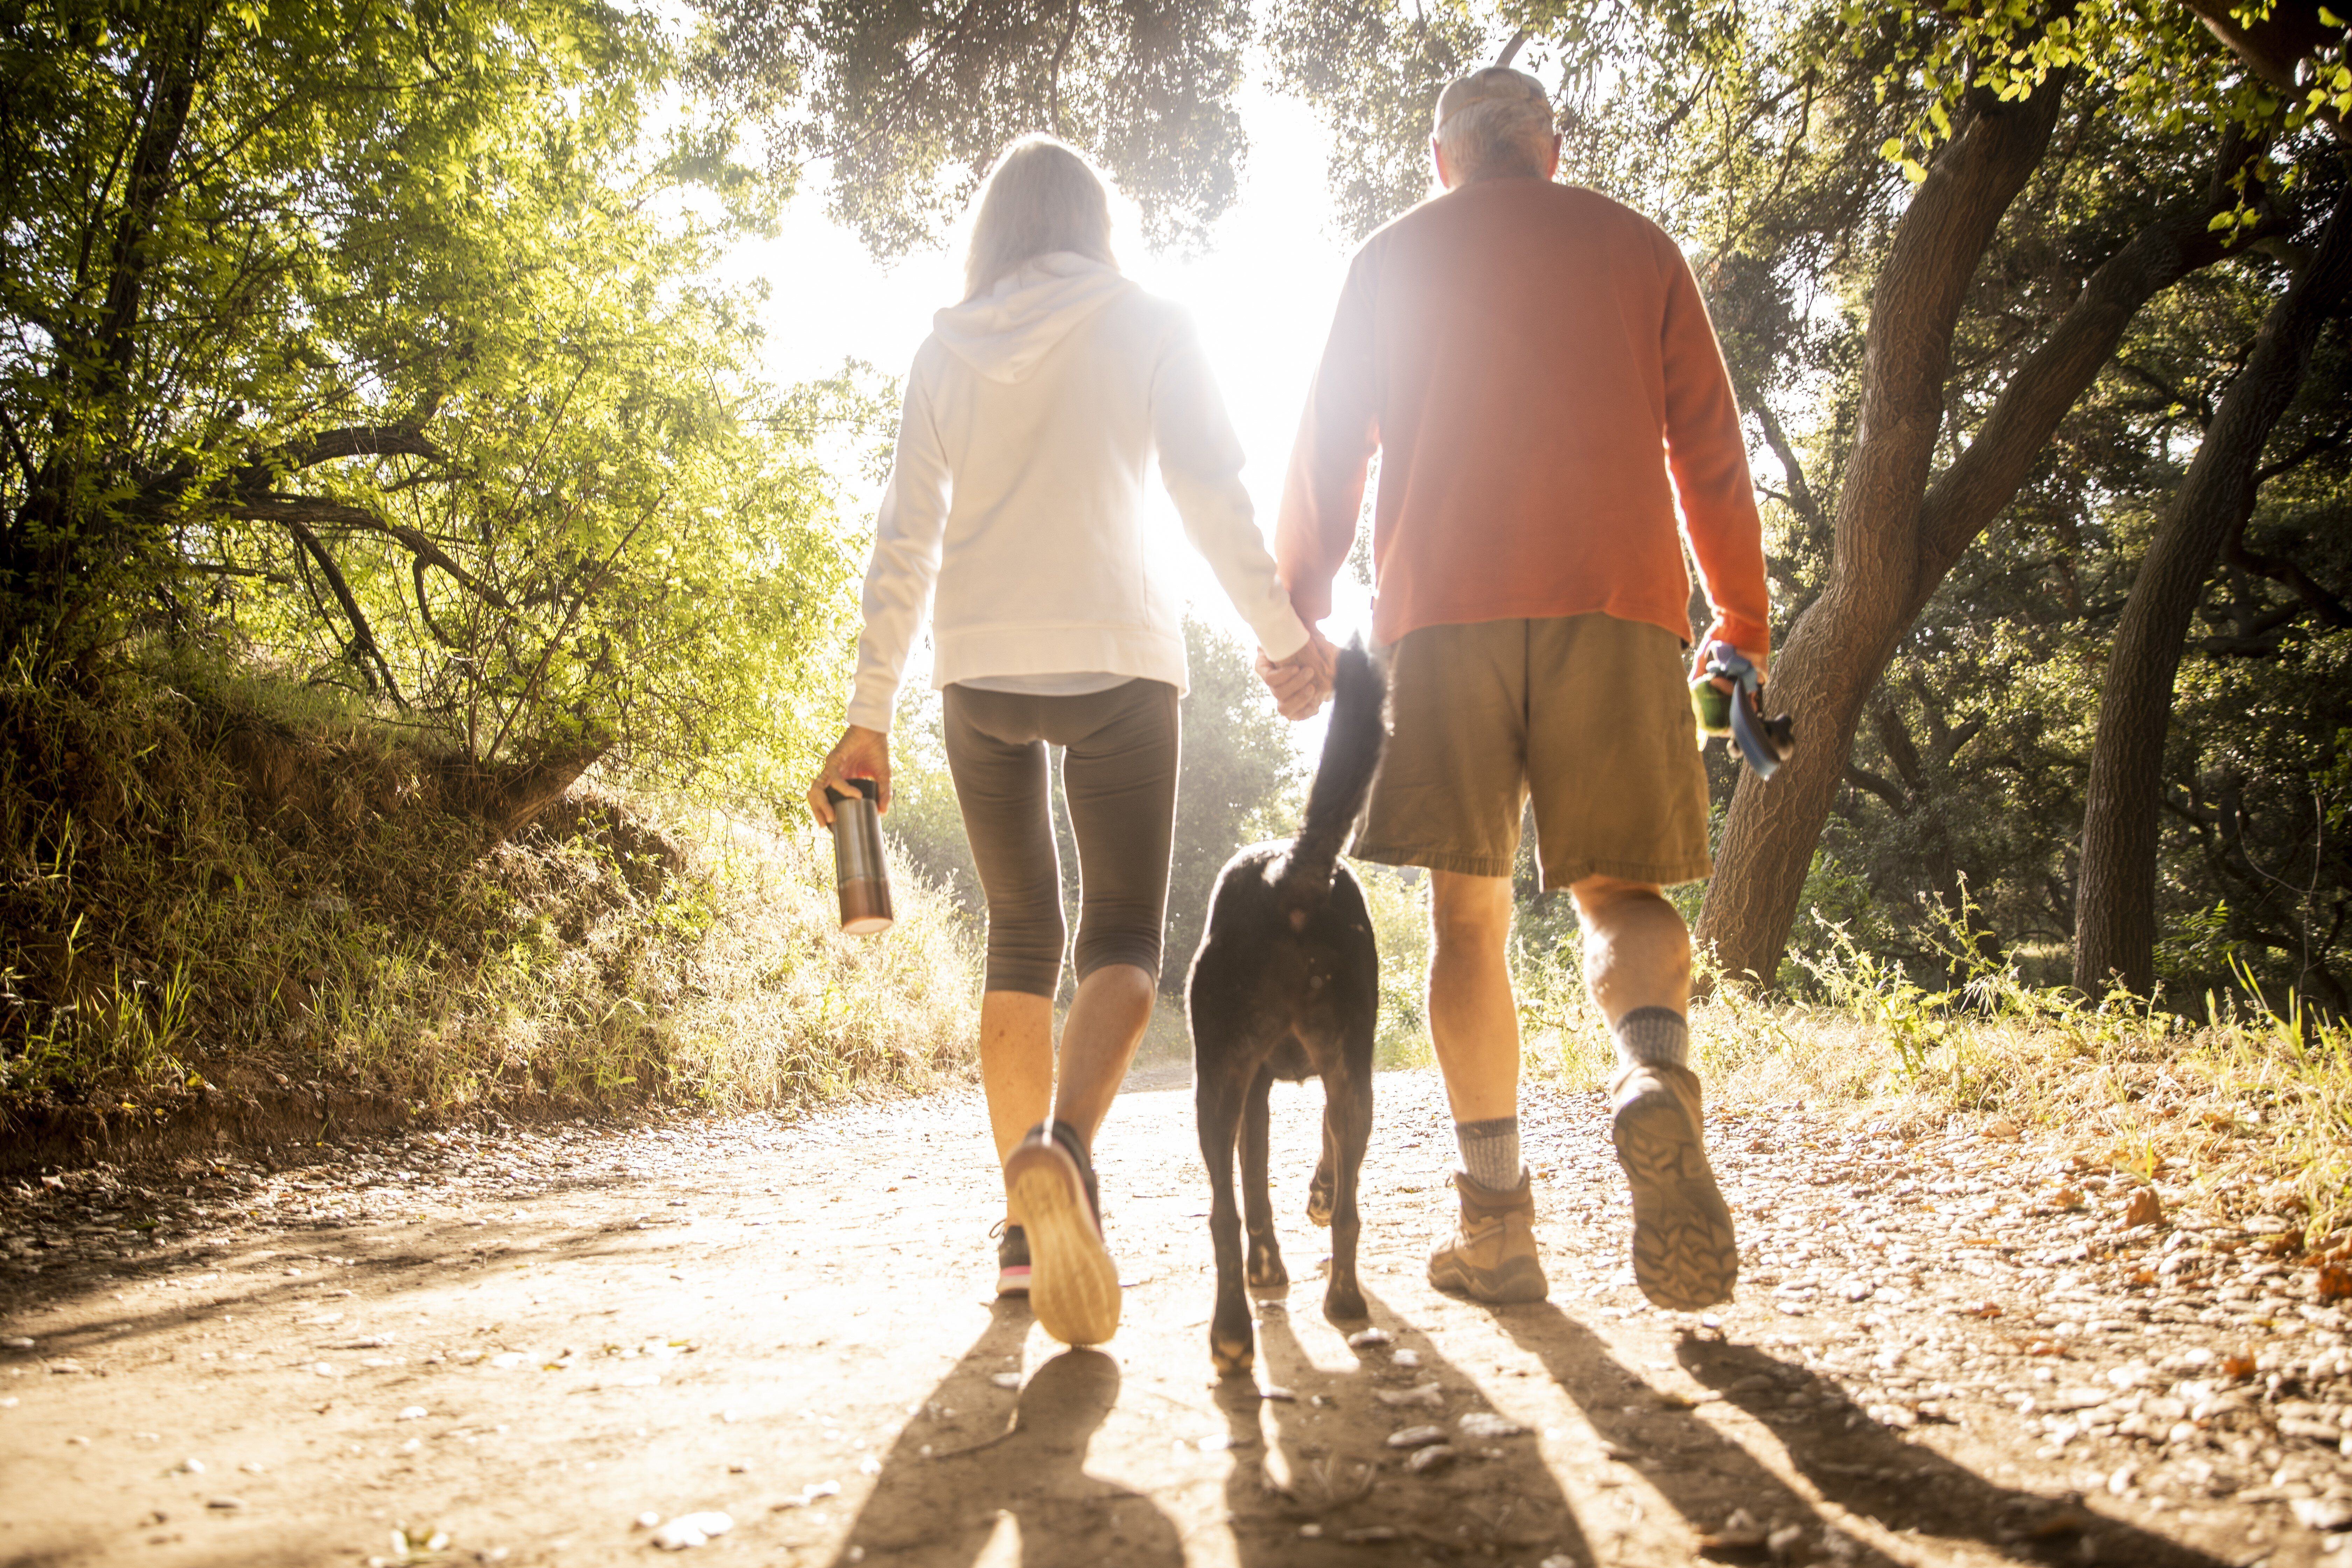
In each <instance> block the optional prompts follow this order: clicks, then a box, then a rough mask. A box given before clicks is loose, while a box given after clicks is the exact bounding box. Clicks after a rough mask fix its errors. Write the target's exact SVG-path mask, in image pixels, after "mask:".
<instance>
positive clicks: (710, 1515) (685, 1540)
mask: <svg viewBox="0 0 2352 1568" xmlns="http://www.w3.org/2000/svg"><path fill="white" fill-rule="evenodd" d="M734 1528H735V1521H733V1520H732V1519H730V1518H729V1517H728V1516H727V1515H726V1514H723V1513H720V1512H719V1511H718V1510H715V1509H714V1510H710V1511H709V1512H707V1513H682V1514H679V1515H678V1516H677V1518H676V1519H673V1520H671V1521H669V1522H668V1523H667V1524H665V1525H662V1526H660V1527H659V1528H657V1529H656V1530H655V1531H654V1544H655V1545H656V1546H658V1547H660V1548H661V1549H662V1550H663V1551H664V1552H683V1551H685V1550H686V1549H687V1548H688V1547H689V1546H708V1545H709V1544H710V1538H711V1537H712V1536H714V1535H724V1534H726V1533H727V1532H728V1531H730V1530H732V1529H734Z"/></svg>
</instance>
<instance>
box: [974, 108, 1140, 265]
mask: <svg viewBox="0 0 2352 1568" xmlns="http://www.w3.org/2000/svg"><path fill="white" fill-rule="evenodd" d="M1110 229H1111V222H1110V192H1109V190H1108V187H1107V185H1106V184H1105V182H1104V180H1103V177H1102V175H1101V174H1099V173H1097V171H1096V169H1095V166H1094V165H1093V164H1092V163H1088V162H1087V160H1086V157H1085V155H1084V154H1082V153H1079V152H1078V151H1077V149H1076V148H1074V147H1072V146H1070V145H1069V143H1067V142H1062V141H1059V140H1057V139H1055V138H1054V137H1051V136H1046V135H1044V134H1035V135H1029V136H1024V137H1022V138H1021V139H1020V140H1018V141H1016V142H1013V145H1011V146H1010V147H1007V148H1006V149H1005V150H1004V153H1003V156H1002V157H1000V158H998V159H997V160H996V167H995V168H993V169H992V170H990V171H989V174H988V184H986V185H985V186H984V187H983V188H982V192H981V197H980V202H979V205H978V207H977V209H976V210H975V211H974V213H973V215H972V221H971V251H970V253H969V254H968V255H967V256H966V257H965V259H964V272H963V281H964V298H965V299H967V300H971V299H977V298H978V297H979V296H981V295H982V294H985V293H987V292H988V290H989V289H991V288H992V287H993V286H994V285H995V283H996V281H997V279H1001V278H1003V277H1004V276H1006V275H1007V274H1008V273H1012V272H1014V271H1017V270H1019V268H1020V267H1021V265H1022V263H1024V262H1025V261H1031V260H1034V259H1035V258H1038V257H1040V256H1044V255H1045V254H1047V253H1048V252H1050V251H1055V250H1074V251H1076V252H1077V253H1078V254H1079V255H1080V256H1091V257H1093V258H1095V259H1096V260H1097V261H1101V262H1106V263H1108V264H1109V265H1111V266H1113V267H1116V266H1118V258H1116V257H1114V256H1113V255H1112V254H1111V248H1110Z"/></svg>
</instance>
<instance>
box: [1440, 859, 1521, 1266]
mask: <svg viewBox="0 0 2352 1568" xmlns="http://www.w3.org/2000/svg"><path fill="white" fill-rule="evenodd" d="M1429 880H1430V927H1431V938H1432V948H1431V953H1430V962H1429V1035H1430V1040H1431V1042H1432V1043H1433V1045H1434V1046H1435V1047H1437V1068H1438V1071H1439V1073H1440V1074H1441V1075H1442V1076H1443V1077H1444V1079H1445V1096H1446V1100H1448V1101H1449V1102H1450V1103H1451V1104H1452V1106H1453V1108H1454V1136H1455V1138H1456V1139H1457V1140H1459V1142H1460V1143H1461V1146H1462V1165H1463V1173H1462V1174H1461V1176H1460V1177H1458V1178H1456V1180H1455V1182H1454V1188H1455V1190H1456V1192H1458V1193H1459V1194H1460V1195H1461V1199H1462V1218H1461V1223H1460V1224H1459V1225H1458V1226H1456V1227H1455V1229H1454V1234H1453V1235H1452V1236H1451V1237H1447V1238H1445V1239H1443V1240H1441V1241H1440V1242H1439V1243H1438V1244H1437V1246H1436V1247H1434V1248H1433V1250H1432V1251H1431V1253H1430V1255H1429V1278H1430V1282H1431V1283H1432V1284H1433V1285H1435V1286H1437V1288H1438V1289H1442V1290H1459V1291H1461V1292H1463V1293H1465V1294H1466V1295H1469V1296H1473V1297H1475V1298H1476V1299H1477V1300H1482V1301H1492V1302H1505V1301H1539V1300H1543V1298H1544V1296H1545V1295H1546V1293H1547V1291H1548V1289H1549V1287H1548V1286H1547V1285H1546V1283H1545V1280H1544V1275H1543V1265H1542V1263H1541V1262H1540V1260H1538V1258H1537V1256H1536V1244H1535V1194H1534V1192H1533V1190H1532V1187H1531V1184H1529V1182H1528V1174H1527V1169H1526V1166H1525V1165H1524V1164H1523V1163H1521V1161H1520V1159H1519V1008H1518V1002H1517V998H1516V997H1515V996H1513V994H1511V969H1510V955H1509V942H1510V934H1511V883H1510V879H1508V878H1507V877H1471V876H1465V875H1464V874H1462V873H1460V872H1455V871H1432V872H1431V873H1430V877H1429Z"/></svg>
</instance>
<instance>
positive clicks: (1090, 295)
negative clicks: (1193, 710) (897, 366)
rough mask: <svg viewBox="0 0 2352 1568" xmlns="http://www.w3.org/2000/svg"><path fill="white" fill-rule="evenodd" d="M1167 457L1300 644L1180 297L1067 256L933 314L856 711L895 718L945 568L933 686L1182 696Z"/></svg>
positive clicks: (1179, 483)
mask: <svg viewBox="0 0 2352 1568" xmlns="http://www.w3.org/2000/svg"><path fill="white" fill-rule="evenodd" d="M1155 452H1156V454H1157V455H1158V457H1159V459H1160V476H1161V478H1162V479H1163V481H1164V482H1165V483H1166V484H1167V486H1168V493H1169V494H1170V496H1171V497H1172V498H1173V499H1174V500H1175V502H1176V510H1177V512H1178V515H1179V516H1181V518H1182V519H1183V522H1184V531H1185V533H1186V534H1187V535H1188V536H1189V537H1190V538H1191V539H1192V543H1193V545H1194V547H1195V548H1197V549H1198V550H1199V551H1200V552H1201V553H1202V555H1203V556H1204V557H1206V558H1207V560H1208V563H1209V564H1210V566H1211V567H1212V568H1213V569H1214V571H1215V572H1216V574H1217V581H1218V583H1219V584H1221V585H1222V586H1223V588H1224V590H1225V593H1226V595H1227V596H1229V597H1230V598H1231V599H1232V600H1233V602H1234V608H1235V609H1237V610H1239V611H1240V612H1241V615H1242V618H1243V619H1244V620H1245V621H1247V622H1248V623H1249V625H1250V628H1251V630H1252V631H1254V632H1255V634H1256V636H1257V640H1258V643H1259V646H1261V647H1264V648H1265V651H1266V652H1267V653H1268V654H1270V655H1272V656H1273V657H1274V658H1288V657H1289V656H1290V655H1291V654H1294V653H1296V652H1297V651H1298V649H1299V648H1301V647H1305V646H1306V643H1307V628H1306V627H1305V626H1303V625H1301V624H1300V622H1299V619H1298V617H1297V615H1296V614H1294V613H1293V612H1292V610H1291V608H1290V596H1289V595H1287V594H1286V593H1285V592H1284V591H1283V589H1282V586H1281V584H1278V583H1276V581H1275V577H1274V558H1273V557H1272V556H1271V555H1269V554H1268V553H1267V552H1266V548H1265V540H1264V538H1263V537H1262V536H1261V535H1260V534H1259V532H1258V530H1257V524H1256V522H1255V519H1254V517H1253V515H1252V512H1251V508H1250V499H1249V492H1248V491H1246V490H1245V489H1243V488H1242V482H1241V467H1242V452H1241V444H1240V442H1239V441H1237V440H1236V439H1235V438H1234V432H1233V426H1232V425H1231V423H1230V422H1229V421H1228V420H1227V419H1226V417H1225V410H1224V405H1223V402H1222V401H1221V400H1220V399H1219V398H1218V396H1217V388H1216V383H1215V382H1214V380H1213V378H1212V377H1211V375H1210V374H1209V366H1208V362H1207V361H1206V360H1205V359H1204V358H1203V357H1202V353H1201V348H1200V344H1199V342H1198V341H1197V340H1196V339H1195V337H1194V335H1193V332H1192V323H1191V321H1188V320H1187V319H1186V318H1185V316H1184V314H1183V312H1182V311H1181V310H1178V309H1177V308H1176V307H1174V306H1173V305H1171V304H1169V303H1167V302H1166V301H1164V300H1155V299H1153V298H1152V297H1151V296H1150V295H1149V294H1146V293H1145V292H1144V291H1143V290H1142V289H1139V288H1137V287H1136V286H1135V285H1134V284H1133V283H1131V282H1129V280H1128V279H1125V278H1122V277H1120V276H1119V274H1118V270H1117V269H1116V268H1111V267H1109V266H1107V265H1105V264H1104V263H1102V262H1099V261H1095V260H1092V259H1090V258H1087V257H1083V256H1076V255H1072V254H1070V253H1068V252H1055V253H1054V254H1052V255H1049V256H1043V257H1039V258H1037V259H1035V260H1034V261H1032V262H1030V263H1028V264H1027V265H1026V266H1024V267H1023V268H1021V269H1020V270H1019V271H1018V272H1015V273H1014V274H1013V275H1012V276H1011V277H1009V278H1007V279H1003V281H1001V282H999V283H998V284H997V286H996V287H995V288H994V289H992V290H991V291H990V292H989V293H987V294H985V295H982V297H980V298H979V299H976V300H968V301H966V302H965V303H963V304H961V305H957V306H953V307H951V308H950V309H948V310H941V311H940V312H939V313H938V314H937V315H936V316H934V317H933V318H932V332H931V335H930V336H929V338H927V339H925V340H924V342H923V346H922V347H921V348H920V349H919V350H918V351H917V352H916V354H915V364H914V369H913V370H912V371H911V372H910V373H909V374H908V377H907V400H906V407H905V410H904V412H903V413H902V414H901V415H900V416H899V421H898V456H897V458H896V460H895V462H894V463H893V465H892V468H891V472H890V482H889V485H888V487H887V489H885V490H884V491H883V492H882V508H881V511H880V513H879V515H878V516H877V518H876V520H875V530H874V559H873V562H872V563H871V564H870V565H868V566H867V568H866V591H865V595H864V607H865V612H866V630H865V633H864V635H863V636H861V637H859V638H858V642H857V686H856V692H855V694H854V695H853V696H852V698H851V700H850V704H849V721H850V722H851V723H852V724H857V725H863V726H865V727H866V728H867V729H873V730H881V731H887V730H888V729H889V727H890V713H891V710H892V707H893V706H894V704H895V703H896V701H897V699H898V684H899V680H900V679H901V677H902V676H903V675H904V673H905V670H906V667H907V655H908V650H909V649H910V648H912V647H913V646H914V642H915V636H916V634H917V632H918V631H919V630H920V629H921V626H922V620H923V611H924V608H925V605H926V604H927V603H928V602H929V600H930V599H931V597H932V589H933V586H934V584H936V585H937V588H938V603H937V605H935V606H933V610H932V632H933V638H934V641H935V643H936V646H937V657H936V658H935V659H934V660H933V663H932V671H931V679H932V684H933V685H935V686H940V687H945V686H948V685H950V684H952V683H953V682H956V681H959V680H973V679H990V678H1002V677H1008V676H1009V677H1024V676H1053V675H1066V674H1076V673H1080V672H1100V673H1103V674H1108V675H1118V676H1126V677H1137V676H1141V677H1144V678H1147V679H1152V680H1164V681H1166V682H1168V683H1169V684H1170V685H1171V686H1173V687H1175V688H1176V689H1178V690H1179V691H1181V690H1184V689H1186V680H1185V670H1184V633H1183V627H1182V626H1181V620H1180V615H1181V605H1179V603H1178V597H1177V595H1176V594H1175V592H1174V591H1173V589H1172V587H1171V584H1168V583H1167V582H1165V581H1162V580H1159V579H1157V578H1155V577H1154V576H1153V575H1152V574H1151V572H1150V552H1149V551H1148V550H1147V548H1146V542H1145V528H1146V523H1145V514H1144V505H1143V485H1144V476H1145V472H1146V470H1147V468H1149V466H1150V462H1151V459H1152V457H1153V456H1154V454H1155Z"/></svg>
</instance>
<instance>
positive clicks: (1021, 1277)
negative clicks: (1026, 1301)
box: [988, 1219, 1029, 1296]
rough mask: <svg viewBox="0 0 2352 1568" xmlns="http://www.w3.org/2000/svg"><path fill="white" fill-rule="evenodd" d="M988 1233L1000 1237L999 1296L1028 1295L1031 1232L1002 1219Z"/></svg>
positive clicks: (997, 1289)
mask: <svg viewBox="0 0 2352 1568" xmlns="http://www.w3.org/2000/svg"><path fill="white" fill-rule="evenodd" d="M988 1234H989V1235H991V1236H993V1237H999V1238H1000V1239H999V1240H998V1242H997V1244H996V1293H997V1294H998V1295H999V1296H1026V1295H1027V1294H1029V1233H1028V1232H1027V1231H1024V1230H1023V1229H1022V1228H1021V1227H1020V1226H1017V1225H1014V1224H1013V1222H1012V1221H1011V1220H1009V1219H1001V1220H998V1221H997V1222H996V1224H995V1226H993V1227H992V1228H991V1229H990V1231H989V1233H988Z"/></svg>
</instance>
